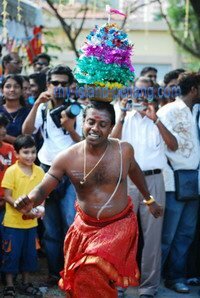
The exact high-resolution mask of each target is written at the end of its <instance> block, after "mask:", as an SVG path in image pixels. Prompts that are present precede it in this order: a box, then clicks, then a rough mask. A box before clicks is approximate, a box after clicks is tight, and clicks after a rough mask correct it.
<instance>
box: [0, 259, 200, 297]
mask: <svg viewBox="0 0 200 298" xmlns="http://www.w3.org/2000/svg"><path fill="white" fill-rule="evenodd" d="M39 263H40V270H39V272H37V273H35V274H33V275H32V278H31V279H32V280H31V281H32V282H33V283H36V285H37V286H38V285H41V284H43V282H44V281H45V280H46V278H47V265H46V259H45V258H42V259H40V261H39ZM44 290H45V294H44V298H56V297H60V298H64V297H65V295H64V293H63V292H61V291H60V290H59V289H58V287H54V288H49V289H47V288H46V289H44ZM199 291H200V287H191V293H190V294H178V293H175V292H174V291H171V290H169V289H167V288H165V287H164V286H163V284H161V286H160V289H159V291H158V294H157V295H156V296H155V298H200V295H199V294H198V292H199ZM2 292H3V287H2V284H1V283H0V297H3V294H2ZM25 297H27V296H24V295H19V294H17V295H16V298H25ZM138 297H139V295H138V293H137V288H128V289H127V291H126V293H125V298H138ZM105 298H106V297H105Z"/></svg>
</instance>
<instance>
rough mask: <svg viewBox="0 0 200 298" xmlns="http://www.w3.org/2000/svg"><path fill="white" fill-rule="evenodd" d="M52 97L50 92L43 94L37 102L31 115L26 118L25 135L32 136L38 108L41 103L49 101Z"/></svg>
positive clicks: (23, 126)
mask: <svg viewBox="0 0 200 298" xmlns="http://www.w3.org/2000/svg"><path fill="white" fill-rule="evenodd" d="M50 98H51V95H50V94H49V93H48V91H45V92H42V93H41V94H40V96H39V97H38V99H37V100H36V102H35V103H34V105H33V107H32V109H31V110H30V113H29V114H28V116H27V117H26V119H25V121H24V123H23V125H22V133H23V134H32V133H33V132H34V130H35V118H36V114H37V110H38V107H39V105H40V104H41V103H44V102H47V101H49V100H50Z"/></svg>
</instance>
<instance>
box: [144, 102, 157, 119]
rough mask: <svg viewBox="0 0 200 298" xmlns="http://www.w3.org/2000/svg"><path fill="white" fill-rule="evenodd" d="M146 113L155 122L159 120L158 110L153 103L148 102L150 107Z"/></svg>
mask: <svg viewBox="0 0 200 298" xmlns="http://www.w3.org/2000/svg"><path fill="white" fill-rule="evenodd" d="M145 114H146V116H147V117H148V118H150V119H151V120H153V121H154V122H155V121H156V120H157V118H158V117H157V115H156V110H155V107H154V105H153V104H148V108H147V110H146V111H145Z"/></svg>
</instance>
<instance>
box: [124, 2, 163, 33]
mask: <svg viewBox="0 0 200 298" xmlns="http://www.w3.org/2000/svg"><path fill="white" fill-rule="evenodd" d="M155 2H157V0H151V1H150V2H149V3H142V4H140V5H137V6H135V7H134V5H135V4H136V3H137V1H135V3H133V4H132V5H131V7H132V9H130V11H129V13H128V7H126V16H125V17H124V19H123V22H122V24H121V27H120V29H123V28H124V26H125V24H126V22H127V19H128V14H129V15H130V14H133V13H135V12H136V11H137V10H138V9H140V8H142V7H144V6H147V5H150V4H152V3H155Z"/></svg>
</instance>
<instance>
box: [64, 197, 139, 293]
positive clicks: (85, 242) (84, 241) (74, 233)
mask: <svg viewBox="0 0 200 298" xmlns="http://www.w3.org/2000/svg"><path fill="white" fill-rule="evenodd" d="M76 209H77V214H76V217H75V221H74V223H73V225H72V226H71V227H70V229H69V231H68V233H67V235H66V238H65V243H64V256H65V266H64V270H63V271H62V272H61V276H62V278H61V279H60V281H59V286H60V288H61V289H62V290H64V291H66V292H68V291H69V292H71V293H73V291H74V280H75V277H76V273H77V272H78V269H80V268H81V267H82V266H86V265H90V268H91V267H92V266H91V265H93V267H94V265H95V266H97V267H98V269H100V270H101V272H102V273H103V274H104V275H106V276H107V277H108V280H109V281H110V283H111V284H112V285H114V286H121V287H128V286H137V285H138V283H139V282H138V281H139V270H138V266H137V263H136V253H137V244H138V225H137V218H136V216H135V214H134V212H133V205H132V202H131V199H129V202H128V205H127V207H126V208H125V209H124V210H123V211H122V212H120V213H119V214H117V215H115V216H113V217H111V218H109V219H108V218H106V219H101V220H97V219H95V218H93V217H90V216H88V215H87V214H85V213H84V212H83V211H82V210H81V209H80V207H79V206H78V204H77V205H76ZM93 279H94V280H95V271H94V275H93ZM97 280H98V278H97ZM86 290H87V289H86ZM94 294H95V293H94ZM73 295H74V297H76V295H75V293H74V294H73ZM87 297H89V296H87ZM94 297H95V296H94ZM108 297H109V296H108Z"/></svg>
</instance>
